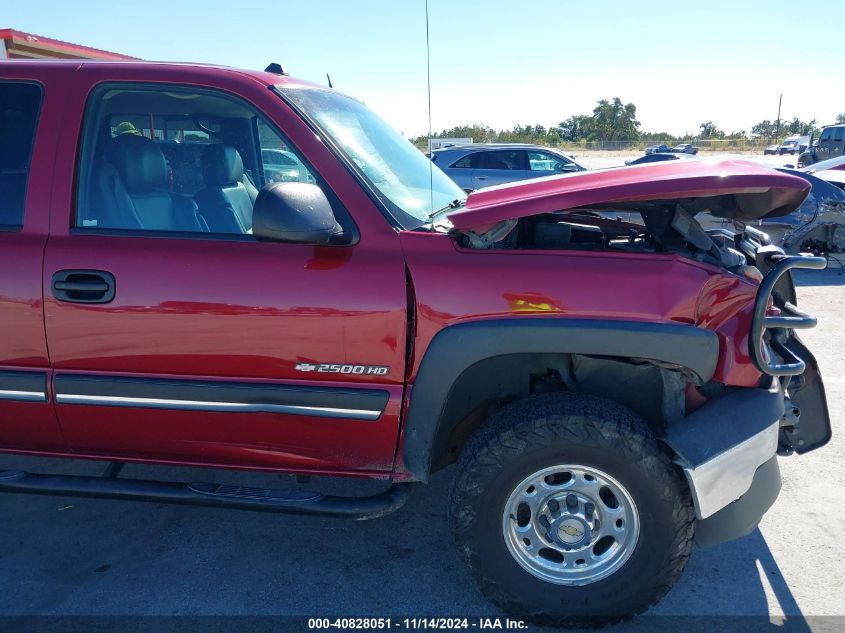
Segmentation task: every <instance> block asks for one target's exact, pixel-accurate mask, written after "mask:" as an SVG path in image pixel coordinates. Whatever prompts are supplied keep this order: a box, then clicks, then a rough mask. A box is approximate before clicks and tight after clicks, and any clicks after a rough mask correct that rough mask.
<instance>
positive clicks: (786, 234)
mask: <svg viewBox="0 0 845 633" xmlns="http://www.w3.org/2000/svg"><path fill="white" fill-rule="evenodd" d="M777 170H778V171H780V172H782V173H785V174H794V175H796V176H799V177H801V178H804V179H805V180H806V181H807V182H808V183H809V184H810V192H809V193H808V194H807V197H806V198H804V201H803V202H802V203H801V205H800V206H799V207H798V208H797V209H795V210H794V211H792V213H789V214H786V215H779V216H777V217H770V218H764V219H762V220H759V221H758V222H757V223H756V228H757V229H759V230H762V231H764V232H765V234H766V235H767V236H768V240H769V242H770V243H771V244H775V245H777V246H779V247H780V248H782V249H783V250H784V251H785V252H787V253H793V254H798V253H816V254H819V255H829V254H833V253H842V252H845V191H843V190H842V188H841V186H837V184H835V183H831V182H829V181H827V180H824V179H822V178H821V177H820V176H824V175H825V174H828V173H836V174H842V176H843V179H845V172H842V171H826V172H825V171H822V172H818V173H813V174H811V173H807V172H804V171H796V170H794V169H787V168H785V167H778V168H777ZM697 220H698V222H699V224H701V225H702V226H703V227H704V228H705V229H709V228H727V229H729V230H733V229H734V226H733V225H734V221H733V220H729V219H725V218H719V217H715V216H713V215H711V214H709V213H702V214H699V215H698V216H697Z"/></svg>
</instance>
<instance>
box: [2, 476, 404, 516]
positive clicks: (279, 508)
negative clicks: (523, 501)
mask: <svg viewBox="0 0 845 633" xmlns="http://www.w3.org/2000/svg"><path fill="white" fill-rule="evenodd" d="M413 486H414V484H411V483H404V484H394V485H393V486H391V487H390V488H388V489H387V490H385V491H384V492H382V493H380V494H377V495H373V496H370V497H339V496H332V495H322V494H320V493H318V492H311V491H307V490H297V489H290V490H269V489H265V488H247V487H242V486H230V485H223V484H212V483H188V484H186V483H177V482H169V481H147V480H143V479H118V478H117V477H116V476H114V475H113V474H112V472H110V471H109V470H107V471H106V473H105V474H104V476H102V477H81V476H77V475H39V474H33V473H27V472H24V471H20V470H6V471H2V472H0V492H17V493H31V494H42V495H55V496H70V497H99V498H105V499H124V500H127V501H152V502H156V503H177V504H182V505H194V506H207V507H213V508H229V509H235V510H257V511H263V512H279V513H288V514H311V515H321V516H328V517H339V518H347V519H355V520H358V521H363V520H367V519H375V518H378V517H382V516H385V515H387V514H390V513H392V512H395V511H396V510H398V509H399V508H401V507H402V506H403V505H405V502H406V501H407V500H408V497H409V496H410V494H411V490H412V488H413Z"/></svg>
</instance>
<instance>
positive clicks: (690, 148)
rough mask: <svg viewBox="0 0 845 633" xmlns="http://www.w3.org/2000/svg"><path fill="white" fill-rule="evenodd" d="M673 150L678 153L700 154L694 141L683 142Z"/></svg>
mask: <svg viewBox="0 0 845 633" xmlns="http://www.w3.org/2000/svg"><path fill="white" fill-rule="evenodd" d="M672 151H673V152H676V153H678V154H692V155H693V156H695V155H696V154H698V148H697V147H696V146H695V145H693V144H692V143H681V144H680V145H676V146H675V147H673V148H672Z"/></svg>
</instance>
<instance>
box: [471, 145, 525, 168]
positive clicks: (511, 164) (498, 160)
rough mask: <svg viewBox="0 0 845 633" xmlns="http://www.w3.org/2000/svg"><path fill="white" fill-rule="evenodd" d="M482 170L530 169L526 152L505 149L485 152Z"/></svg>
mask: <svg viewBox="0 0 845 633" xmlns="http://www.w3.org/2000/svg"><path fill="white" fill-rule="evenodd" d="M481 168H482V169H508V170H514V169H520V170H525V169H528V157H527V153H526V152H525V150H518V149H503V150H494V151H490V152H483V158H482V163H481Z"/></svg>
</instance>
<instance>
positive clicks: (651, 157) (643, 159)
mask: <svg viewBox="0 0 845 633" xmlns="http://www.w3.org/2000/svg"><path fill="white" fill-rule="evenodd" d="M684 158H692V155H691V154H675V153H672V154H646V155H645V156H639V157H637V158H632V159H631V160H626V161H625V164H626V165H642V164H644V163H661V162H665V161H670V160H681V159H684Z"/></svg>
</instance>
